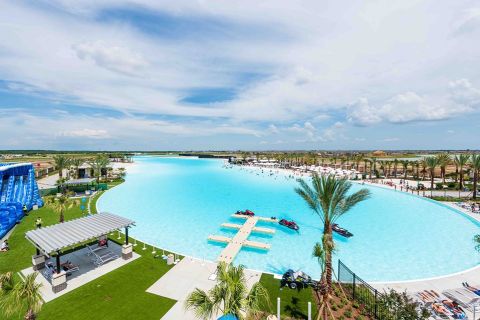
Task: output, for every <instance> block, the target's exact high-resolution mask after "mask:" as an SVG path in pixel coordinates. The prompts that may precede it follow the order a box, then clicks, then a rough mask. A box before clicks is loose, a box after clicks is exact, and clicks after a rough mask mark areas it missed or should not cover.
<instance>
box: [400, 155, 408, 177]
mask: <svg viewBox="0 0 480 320" xmlns="http://www.w3.org/2000/svg"><path fill="white" fill-rule="evenodd" d="M400 163H401V164H402V167H403V178H404V179H407V173H408V165H409V163H410V161H408V160H401V161H400Z"/></svg>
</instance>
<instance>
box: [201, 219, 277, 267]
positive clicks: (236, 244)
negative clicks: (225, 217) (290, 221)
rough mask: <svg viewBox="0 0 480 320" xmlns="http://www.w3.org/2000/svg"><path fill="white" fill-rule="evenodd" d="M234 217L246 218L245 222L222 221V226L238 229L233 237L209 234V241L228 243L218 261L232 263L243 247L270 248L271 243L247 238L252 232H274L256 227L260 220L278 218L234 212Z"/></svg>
mask: <svg viewBox="0 0 480 320" xmlns="http://www.w3.org/2000/svg"><path fill="white" fill-rule="evenodd" d="M232 217H234V218H241V219H244V220H246V221H245V223H244V224H236V223H222V227H224V228H230V229H236V230H238V232H237V233H236V234H235V235H234V236H233V238H229V237H225V236H218V235H210V236H208V240H209V241H215V242H222V243H227V246H226V247H225V249H223V251H222V252H221V253H220V256H219V257H218V258H217V261H218V262H226V263H232V261H233V260H234V259H235V257H236V256H237V254H238V253H239V252H240V250H241V249H242V247H250V248H255V249H262V250H269V249H270V244H268V243H263V242H257V241H250V240H247V239H248V237H249V236H250V234H251V233H252V232H261V233H267V234H274V233H275V230H273V229H269V228H261V227H256V226H255V225H256V224H257V222H258V221H267V222H275V223H276V222H277V220H276V219H271V218H264V217H257V216H253V217H252V216H243V215H239V214H234V215H233V216H232Z"/></svg>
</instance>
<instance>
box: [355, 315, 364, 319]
mask: <svg viewBox="0 0 480 320" xmlns="http://www.w3.org/2000/svg"><path fill="white" fill-rule="evenodd" d="M355 320H363V316H361V315H360V316H357V317H356V318H355Z"/></svg>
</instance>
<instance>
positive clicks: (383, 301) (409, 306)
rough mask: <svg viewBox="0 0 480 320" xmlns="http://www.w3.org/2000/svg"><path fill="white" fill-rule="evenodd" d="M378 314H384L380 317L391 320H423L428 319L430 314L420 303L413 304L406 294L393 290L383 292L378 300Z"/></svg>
mask: <svg viewBox="0 0 480 320" xmlns="http://www.w3.org/2000/svg"><path fill="white" fill-rule="evenodd" d="M378 304H379V309H380V312H386V314H385V315H384V316H383V317H382V318H384V319H392V320H394V319H395V320H398V319H401V320H424V319H428V318H429V317H430V312H428V310H427V309H426V308H425V307H424V306H421V305H420V303H418V302H415V301H414V300H413V299H412V298H410V297H409V296H408V295H407V293H406V292H401V293H399V292H397V291H395V290H394V289H390V291H388V292H385V293H384V294H383V295H381V298H380V299H379V303H378Z"/></svg>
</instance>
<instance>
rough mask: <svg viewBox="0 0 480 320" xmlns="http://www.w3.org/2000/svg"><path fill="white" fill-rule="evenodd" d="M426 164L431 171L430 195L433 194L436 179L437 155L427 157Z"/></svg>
mask: <svg viewBox="0 0 480 320" xmlns="http://www.w3.org/2000/svg"><path fill="white" fill-rule="evenodd" d="M425 165H426V168H427V169H428V171H429V172H430V196H432V195H433V191H432V190H433V180H434V179H435V168H436V167H437V166H438V158H437V157H426V158H425Z"/></svg>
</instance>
